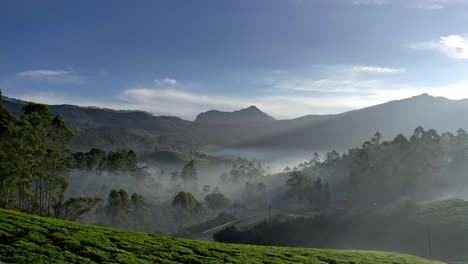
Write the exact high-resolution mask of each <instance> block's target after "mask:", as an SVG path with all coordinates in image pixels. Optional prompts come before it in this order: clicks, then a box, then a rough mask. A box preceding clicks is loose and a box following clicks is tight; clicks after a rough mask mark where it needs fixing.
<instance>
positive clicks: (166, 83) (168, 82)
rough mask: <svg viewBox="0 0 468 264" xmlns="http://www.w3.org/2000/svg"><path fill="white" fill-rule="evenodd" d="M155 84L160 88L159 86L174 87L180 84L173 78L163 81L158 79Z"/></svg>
mask: <svg viewBox="0 0 468 264" xmlns="http://www.w3.org/2000/svg"><path fill="white" fill-rule="evenodd" d="M153 82H154V84H155V85H156V86H158V87H159V86H173V85H176V84H178V82H177V80H176V79H173V78H164V79H161V80H158V79H156V80H154V81H153Z"/></svg>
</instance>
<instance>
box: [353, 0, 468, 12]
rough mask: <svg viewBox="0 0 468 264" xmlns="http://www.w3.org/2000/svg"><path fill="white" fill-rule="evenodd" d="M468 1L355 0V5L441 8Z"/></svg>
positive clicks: (467, 0)
mask: <svg viewBox="0 0 468 264" xmlns="http://www.w3.org/2000/svg"><path fill="white" fill-rule="evenodd" d="M463 3H468V0H354V1H353V2H352V4H353V5H363V6H364V5H367V6H369V5H374V6H385V5H395V6H403V7H407V8H417V9H425V10H440V9H444V8H446V7H447V6H449V5H452V4H463Z"/></svg>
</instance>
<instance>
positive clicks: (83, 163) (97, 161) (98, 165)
mask: <svg viewBox="0 0 468 264" xmlns="http://www.w3.org/2000/svg"><path fill="white" fill-rule="evenodd" d="M71 157H72V161H73V163H72V166H71V168H73V169H79V170H87V171H98V172H111V173H119V174H121V173H124V174H130V175H132V176H135V177H137V178H141V177H145V176H148V172H147V171H146V168H145V167H140V166H138V160H137V155H136V153H135V152H134V151H133V150H128V151H127V150H125V149H122V150H118V151H109V152H106V151H105V150H103V149H99V148H93V149H91V150H90V151H88V152H77V153H73V154H72V155H71Z"/></svg>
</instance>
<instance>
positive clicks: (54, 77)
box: [18, 69, 84, 83]
mask: <svg viewBox="0 0 468 264" xmlns="http://www.w3.org/2000/svg"><path fill="white" fill-rule="evenodd" d="M18 76H19V77H21V78H24V79H27V80H31V81H42V82H55V83H80V82H83V80H84V78H83V77H82V76H79V75H77V74H75V73H74V72H71V71H66V70H50V69H39V70H29V71H23V72H20V73H18Z"/></svg>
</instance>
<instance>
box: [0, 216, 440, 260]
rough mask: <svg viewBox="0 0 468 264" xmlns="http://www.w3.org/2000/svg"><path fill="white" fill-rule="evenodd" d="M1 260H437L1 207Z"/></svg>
mask: <svg viewBox="0 0 468 264" xmlns="http://www.w3.org/2000/svg"><path fill="white" fill-rule="evenodd" d="M0 262H2V263H3V262H6V263H10V262H14V263H57V262H62V263H64V262H68V263H92V262H100V263H106V262H108V263H110V262H112V263H176V262H178V263H223V262H224V263H226V262H229V263H347V264H350V263H356V264H357V263H411V264H429V263H437V262H431V261H427V260H423V259H420V258H416V257H412V256H407V255H400V254H393V253H382V252H372V251H339V250H318V249H301V248H281V247H262V246H250V245H232V244H222V243H213V242H201V241H191V240H185V239H177V238H171V237H164V236H156V235H149V234H144V233H136V232H122V231H117V230H114V229H110V228H104V227H98V226H90V225H83V224H79V223H74V222H67V221H62V220H57V219H52V218H42V217H37V216H31V215H27V214H23V213H18V212H14V211H8V210H0Z"/></svg>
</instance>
